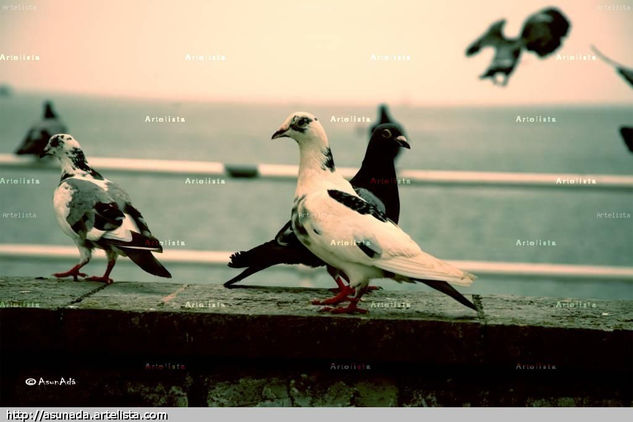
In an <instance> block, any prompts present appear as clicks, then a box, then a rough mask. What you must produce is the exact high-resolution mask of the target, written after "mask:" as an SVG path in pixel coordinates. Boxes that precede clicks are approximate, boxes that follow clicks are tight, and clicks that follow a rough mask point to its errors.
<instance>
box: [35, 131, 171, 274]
mask: <svg viewBox="0 0 633 422" xmlns="http://www.w3.org/2000/svg"><path fill="white" fill-rule="evenodd" d="M42 155H43V156H53V157H56V158H57V159H58V160H59V163H60V164H61V169H62V176H61V179H60V182H59V185H58V186H57V189H55V194H54V196H53V205H54V207H55V214H56V216H57V222H58V223H59V225H60V227H61V228H62V231H63V232H64V233H65V234H66V235H68V236H69V237H70V238H72V239H73V241H74V242H75V244H76V245H77V249H79V255H80V260H79V263H78V264H77V265H75V266H74V267H72V268H71V269H70V270H68V271H66V272H62V273H56V274H53V275H54V276H55V277H73V279H74V280H75V281H77V277H78V276H81V277H85V275H86V274H84V273H81V272H79V270H80V269H81V268H82V267H83V266H84V265H86V264H87V263H88V262H89V261H90V258H91V256H92V250H93V249H94V248H100V249H103V250H104V251H105V253H106V256H107V258H108V266H107V268H106V271H105V274H103V276H100V277H98V276H93V277H88V278H87V280H91V281H101V282H104V283H106V284H110V283H112V279H111V278H110V272H111V271H112V268H114V264H115V262H116V259H117V257H118V255H122V256H127V257H128V258H130V259H131V260H132V261H134V263H136V265H138V266H139V267H141V268H142V269H143V270H145V271H147V272H148V273H150V274H153V275H157V276H160V277H168V278H170V277H171V274H170V273H169V271H167V270H166V269H165V267H163V266H162V264H161V263H160V262H158V260H156V258H154V256H153V255H152V252H162V251H163V248H162V246H161V245H160V241H159V240H158V239H156V238H155V237H154V236H153V235H152V233H151V232H150V231H149V228H148V227H147V223H146V222H145V219H144V218H143V216H142V215H141V213H140V212H139V211H138V210H137V209H136V208H134V206H133V205H132V203H131V202H130V197H129V196H128V194H127V193H126V192H125V191H124V190H123V189H121V188H120V187H119V186H118V185H116V184H115V183H113V182H111V181H110V180H108V179H106V178H104V177H103V176H102V175H101V174H99V173H98V172H97V171H95V170H93V169H92V168H91V167H90V165H89V164H88V162H87V161H86V157H85V155H84V153H83V151H82V149H81V146H80V145H79V142H77V141H76V140H75V139H74V138H73V137H72V136H70V135H66V134H57V135H54V136H52V137H51V139H50V140H49V141H48V144H47V145H46V148H44V150H43V151H42Z"/></svg>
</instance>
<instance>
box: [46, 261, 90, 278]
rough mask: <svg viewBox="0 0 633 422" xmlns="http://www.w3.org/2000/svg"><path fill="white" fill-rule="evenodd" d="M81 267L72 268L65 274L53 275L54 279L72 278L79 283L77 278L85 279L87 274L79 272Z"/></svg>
mask: <svg viewBox="0 0 633 422" xmlns="http://www.w3.org/2000/svg"><path fill="white" fill-rule="evenodd" d="M79 268H80V267H79V266H78V265H75V266H74V267H72V268H71V269H70V270H68V271H66V272H63V273H55V274H53V276H54V277H57V278H64V277H72V278H73V280H74V281H78V280H77V277H85V276H86V274H84V273H81V272H79Z"/></svg>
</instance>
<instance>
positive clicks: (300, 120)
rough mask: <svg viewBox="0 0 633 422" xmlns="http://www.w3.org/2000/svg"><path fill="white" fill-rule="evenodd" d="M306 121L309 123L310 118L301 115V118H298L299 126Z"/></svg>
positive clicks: (305, 123) (303, 124)
mask: <svg viewBox="0 0 633 422" xmlns="http://www.w3.org/2000/svg"><path fill="white" fill-rule="evenodd" d="M308 123H310V120H308V119H307V118H306V117H302V118H301V119H299V126H305V125H307V124H308Z"/></svg>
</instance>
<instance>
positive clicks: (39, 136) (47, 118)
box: [15, 101, 68, 157]
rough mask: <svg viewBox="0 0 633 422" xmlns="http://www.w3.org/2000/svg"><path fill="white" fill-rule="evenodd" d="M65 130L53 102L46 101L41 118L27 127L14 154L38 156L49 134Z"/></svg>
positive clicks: (49, 136) (66, 130)
mask: <svg viewBox="0 0 633 422" xmlns="http://www.w3.org/2000/svg"><path fill="white" fill-rule="evenodd" d="M65 132H68V129H67V128H66V126H65V125H64V124H63V123H62V122H61V121H60V120H59V118H58V117H57V115H56V114H55V111H54V110H53V103H52V102H50V101H46V102H45V103H44V116H43V117H42V120H40V121H39V122H36V123H35V124H33V126H32V127H31V128H30V129H29V131H28V132H27V134H26V136H25V137H24V140H23V141H22V145H20V147H19V148H18V149H17V150H16V151H15V154H16V155H34V156H36V157H39V156H40V155H41V154H42V151H43V150H44V147H46V144H47V143H48V140H49V139H50V138H51V136H53V135H55V134H57V133H65Z"/></svg>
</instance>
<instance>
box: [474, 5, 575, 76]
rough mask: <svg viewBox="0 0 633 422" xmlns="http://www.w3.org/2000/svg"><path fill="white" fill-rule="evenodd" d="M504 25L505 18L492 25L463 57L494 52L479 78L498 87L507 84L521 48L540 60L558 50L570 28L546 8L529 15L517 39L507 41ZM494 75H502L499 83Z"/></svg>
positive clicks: (564, 21) (566, 21)
mask: <svg viewBox="0 0 633 422" xmlns="http://www.w3.org/2000/svg"><path fill="white" fill-rule="evenodd" d="M505 23H506V21H505V19H502V20H499V21H497V22H495V23H493V24H492V25H491V26H490V28H488V30H487V31H486V32H485V33H484V34H483V35H482V36H481V37H479V38H478V39H477V40H476V41H474V42H473V43H472V44H471V45H470V46H469V47H468V49H467V50H466V56H469V57H470V56H472V55H475V54H477V53H479V51H480V50H481V49H482V48H485V47H493V48H494V49H495V56H494V58H493V59H492V63H490V65H489V66H488V69H486V71H485V72H484V73H483V74H482V75H481V76H479V78H480V79H486V78H490V80H491V81H492V82H493V83H494V84H495V85H501V86H505V85H506V84H507V83H508V79H509V78H510V75H511V74H512V72H513V71H514V69H515V67H516V65H517V63H518V62H519V58H520V57H521V51H522V50H523V49H526V50H527V51H531V52H533V53H536V54H537V55H538V56H539V57H546V56H547V55H549V54H551V53H553V52H554V51H556V50H557V49H558V48H559V47H560V45H561V43H562V39H563V37H565V36H566V35H567V33H568V32H569V26H570V25H569V20H567V18H566V17H565V16H564V15H563V14H562V13H561V12H560V11H559V10H558V9H555V8H547V9H544V10H541V11H539V12H537V13H534V14H533V15H531V16H529V17H528V18H527V20H526V21H525V23H524V24H523V29H522V30H521V35H520V36H519V37H518V38H506V37H505V36H504V35H503V27H504V25H505ZM497 74H501V75H503V80H501V81H498V80H497Z"/></svg>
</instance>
